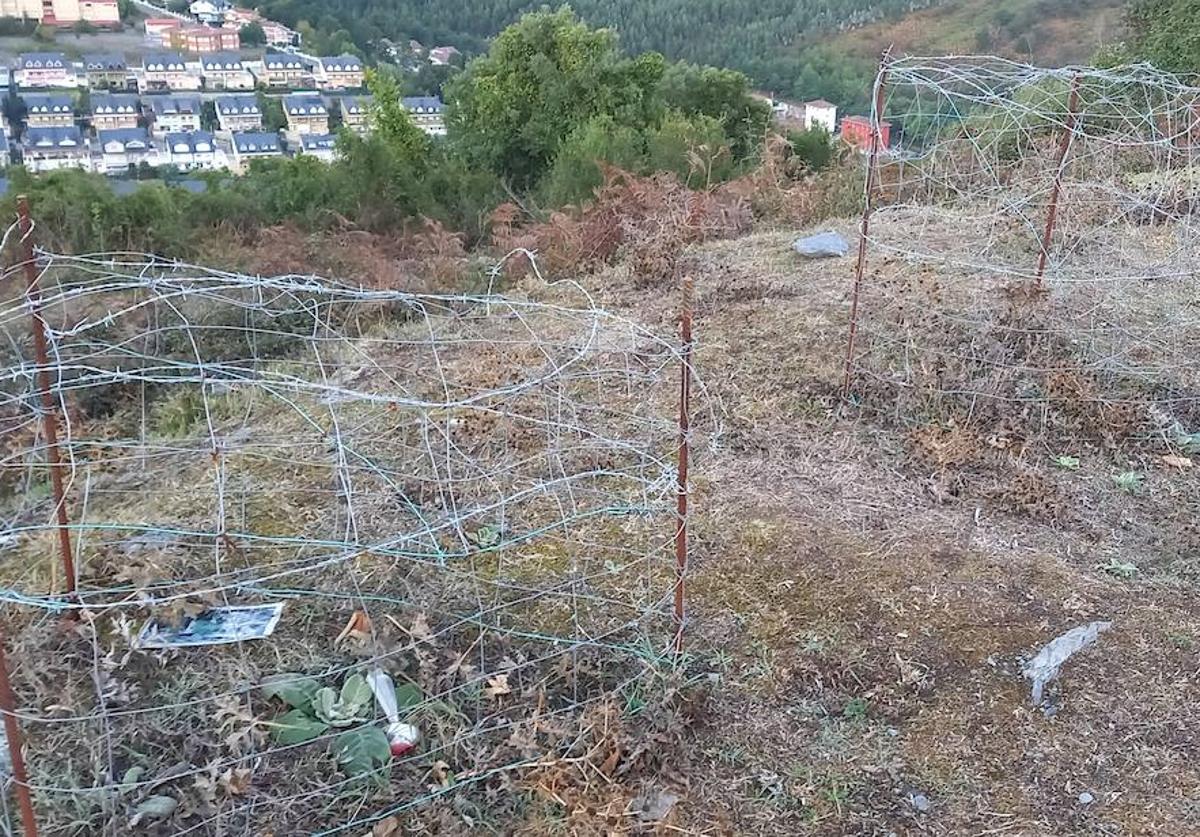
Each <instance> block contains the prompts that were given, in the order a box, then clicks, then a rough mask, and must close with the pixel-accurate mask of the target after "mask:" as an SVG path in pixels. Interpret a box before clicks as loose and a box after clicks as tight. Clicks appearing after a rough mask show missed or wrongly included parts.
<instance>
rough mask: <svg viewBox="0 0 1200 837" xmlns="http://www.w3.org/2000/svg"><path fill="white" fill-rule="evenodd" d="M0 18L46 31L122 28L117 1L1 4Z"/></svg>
mask: <svg viewBox="0 0 1200 837" xmlns="http://www.w3.org/2000/svg"><path fill="white" fill-rule="evenodd" d="M0 17H9V18H21V19H24V20H36V21H38V22H39V23H41V24H42V25H43V26H48V27H50V26H74V25H76V24H80V23H86V24H88V25H90V26H94V27H96V28H103V29H120V28H121V13H120V9H119V7H118V5H117V0H2V2H0Z"/></svg>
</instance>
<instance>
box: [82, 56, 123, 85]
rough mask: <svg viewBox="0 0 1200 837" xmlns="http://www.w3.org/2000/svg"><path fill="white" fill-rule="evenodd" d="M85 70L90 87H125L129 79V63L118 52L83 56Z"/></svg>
mask: <svg viewBox="0 0 1200 837" xmlns="http://www.w3.org/2000/svg"><path fill="white" fill-rule="evenodd" d="M83 72H84V75H86V76H87V83H88V86H89V87H93V88H106V87H125V86H127V83H128V80H129V65H128V64H127V63H126V62H125V58H124V57H123V56H120V55H117V54H116V53H93V54H91V55H85V56H83Z"/></svg>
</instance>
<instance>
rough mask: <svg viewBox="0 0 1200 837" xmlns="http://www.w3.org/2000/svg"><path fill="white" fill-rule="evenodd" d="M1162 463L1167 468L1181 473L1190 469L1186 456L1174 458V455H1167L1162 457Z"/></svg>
mask: <svg viewBox="0 0 1200 837" xmlns="http://www.w3.org/2000/svg"><path fill="white" fill-rule="evenodd" d="M1162 463H1163V464H1164V465H1166V466H1167V467H1168V468H1178V469H1179V470H1181V471H1183V470H1186V469H1187V468H1190V467H1192V460H1191V459H1189V458H1188V457H1186V456H1175V455H1174V454H1167V455H1166V456H1164V457H1162Z"/></svg>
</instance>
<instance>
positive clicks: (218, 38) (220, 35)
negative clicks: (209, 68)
mask: <svg viewBox="0 0 1200 837" xmlns="http://www.w3.org/2000/svg"><path fill="white" fill-rule="evenodd" d="M170 37H171V48H172V49H181V50H183V51H184V52H196V53H200V54H209V53H214V52H221V51H222V50H238V49H241V47H242V38H241V36H240V35H239V34H238V33H237V32H236V31H234V30H232V29H214V28H213V27H211V26H185V27H183V28H181V29H173V30H171V35H170Z"/></svg>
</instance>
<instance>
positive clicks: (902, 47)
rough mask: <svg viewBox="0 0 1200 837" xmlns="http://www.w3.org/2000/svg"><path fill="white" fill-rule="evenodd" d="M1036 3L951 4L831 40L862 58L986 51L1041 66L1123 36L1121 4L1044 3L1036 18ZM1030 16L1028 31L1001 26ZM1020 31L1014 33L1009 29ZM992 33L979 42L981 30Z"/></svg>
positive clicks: (1080, 58)
mask: <svg viewBox="0 0 1200 837" xmlns="http://www.w3.org/2000/svg"><path fill="white" fill-rule="evenodd" d="M1037 5H1039V4H1038V0H1007V2H1003V3H996V2H993V0H949V2H946V3H944V4H942V5H940V6H937V7H936V8H932V9H924V10H921V11H917V12H913V13H912V14H909V15H906V16H905V17H903V18H901V19H900V20H894V21H883V22H880V23H873V24H870V25H868V26H863V27H859V28H857V29H852V30H849V31H846V32H843V33H841V34H839V35H837V36H835V37H834V39H833V45H834V46H835V48H837V49H841V50H845V51H847V52H848V53H850V54H853V55H859V56H862V57H864V58H873V57H875V56H877V55H879V54H880V53H881V52H882V51H883V50H884V49H885V48H886V47H887V46H888V45H893V51H894V52H896V53H897V54H911V55H943V54H953V53H959V54H961V53H975V52H988V53H995V54H999V55H1004V56H1007V57H1012V58H1021V59H1026V60H1031V61H1032V62H1033V63H1037V64H1043V65H1060V64H1069V63H1076V62H1086V61H1087V60H1088V59H1089V58H1090V56H1091V55H1092V54H1094V53H1095V51H1096V49H1097V47H1099V46H1101V45H1102V44H1105V43H1111V42H1112V41H1114V40H1118V39H1119V38H1120V36H1121V31H1122V26H1121V17H1122V13H1123V9H1124V7H1125V5H1126V4H1125V3H1124V2H1123V0H1095V1H1094V2H1091V3H1089V4H1088V6H1089V8H1086V9H1072V8H1070V4H1069V3H1059V2H1054V3H1050V4H1046V3H1042V4H1041V5H1049V6H1051V7H1052V10H1051V11H1050V13H1048V14H1047V13H1045V12H1042V13H1040V14H1039V13H1036V12H1035V8H1036V6H1037ZM1022 13H1024V14H1029V15H1030V17H1031V18H1032V19H1033V20H1035V21H1036V23H1035V24H1034V25H1032V26H1024V27H1012V26H1010V27H1007V28H1006V27H1004V26H1003V25H1001V24H1002V21H1003V20H1004V16H1005V15H1021V14H1022ZM1013 28H1019V29H1021V30H1022V31H1020V32H1017V33H1014V32H1012V31H1011V30H1012V29H1013ZM981 30H982V31H987V32H989V33H990V38H989V41H990V43H981V41H980V39H979V32H980V31H981Z"/></svg>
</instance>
